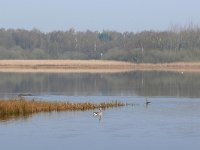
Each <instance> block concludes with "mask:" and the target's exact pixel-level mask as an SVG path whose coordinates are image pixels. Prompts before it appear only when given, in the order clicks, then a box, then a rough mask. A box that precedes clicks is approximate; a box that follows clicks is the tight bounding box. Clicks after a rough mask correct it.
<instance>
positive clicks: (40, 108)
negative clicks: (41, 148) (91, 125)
mask: <svg viewBox="0 0 200 150" xmlns="http://www.w3.org/2000/svg"><path fill="white" fill-rule="evenodd" d="M125 105H126V104H125V103H122V102H118V101H112V102H102V103H91V102H83V103H80V102H77V103H76V102H47V101H35V100H25V99H13V100H0V117H3V116H7V117H8V116H27V115H31V114H34V113H38V112H52V111H85V110H92V109H96V108H100V107H101V108H102V109H107V108H113V107H121V106H125Z"/></svg>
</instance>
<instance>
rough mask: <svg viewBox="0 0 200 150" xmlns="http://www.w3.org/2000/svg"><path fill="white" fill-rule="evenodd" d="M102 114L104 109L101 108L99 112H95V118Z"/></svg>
mask: <svg viewBox="0 0 200 150" xmlns="http://www.w3.org/2000/svg"><path fill="white" fill-rule="evenodd" d="M102 114H103V113H102V108H101V107H100V108H99V112H93V115H94V116H102Z"/></svg>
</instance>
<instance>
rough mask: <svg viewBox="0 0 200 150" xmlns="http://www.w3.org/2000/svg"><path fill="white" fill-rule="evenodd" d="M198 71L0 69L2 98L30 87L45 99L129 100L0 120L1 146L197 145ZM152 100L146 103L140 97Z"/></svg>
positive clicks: (29, 90)
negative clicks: (96, 112) (98, 113)
mask: <svg viewBox="0 0 200 150" xmlns="http://www.w3.org/2000/svg"><path fill="white" fill-rule="evenodd" d="M199 90H200V74H198V73H184V74H181V73H173V72H130V73H123V74H87V73H85V74H19V73H17V74H15V73H0V93H1V97H2V98H9V97H15V96H17V94H19V93H31V94H33V96H30V97H27V98H29V99H32V98H34V99H40V100H49V101H55V100H56V101H92V102H101V101H110V100H119V101H124V102H129V103H132V104H134V105H133V106H127V107H120V108H114V109H108V110H105V111H104V112H103V116H102V118H101V119H100V120H99V118H98V117H94V116H93V115H92V113H93V111H84V112H81V111H79V112H52V113H39V114H35V115H33V116H26V117H23V118H22V117H21V118H10V119H9V120H5V119H4V120H1V121H0V133H1V134H0V141H1V148H2V149H4V150H10V149H22V150H26V149H29V150H36V149H37V150H42V149H49V150H53V149H91V150H92V149H97V150H100V149H109V150H110V149H152V150H154V149H166V150H168V149H182V150H188V149H193V150H195V149H199V147H200V144H199V140H200V119H199V118H200V100H199ZM146 97H147V98H148V100H149V101H151V104H150V105H146V104H145V98H146Z"/></svg>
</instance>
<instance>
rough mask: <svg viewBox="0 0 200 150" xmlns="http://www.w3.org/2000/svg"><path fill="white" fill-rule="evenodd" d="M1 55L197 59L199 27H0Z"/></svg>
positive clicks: (128, 59)
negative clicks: (47, 29) (128, 29)
mask: <svg viewBox="0 0 200 150" xmlns="http://www.w3.org/2000/svg"><path fill="white" fill-rule="evenodd" d="M0 59H112V60H123V61H130V62H137V63H141V62H151V63H160V62H174V61H199V60H200V28H199V27H198V26H191V25H190V26H187V27H178V28H175V27H173V28H171V29H170V30H167V31H143V32H138V33H133V32H124V33H120V32H116V31H103V32H98V31H96V32H93V31H89V30H88V31H85V32H81V31H75V30H74V29H70V30H68V31H65V32H64V31H53V32H49V33H43V32H41V31H39V30H37V29H33V30H30V31H29V30H24V29H4V28H1V29H0Z"/></svg>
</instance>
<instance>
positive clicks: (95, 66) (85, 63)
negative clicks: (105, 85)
mask: <svg viewBox="0 0 200 150" xmlns="http://www.w3.org/2000/svg"><path fill="white" fill-rule="evenodd" d="M136 70H142V71H153V70H155V71H181V72H182V71H184V72H187V71H193V72H200V62H191V63H183V62H180V63H164V64H134V63H128V62H122V61H107V60H0V72H91V73H92V72H94V73H96V72H124V71H136Z"/></svg>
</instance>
